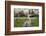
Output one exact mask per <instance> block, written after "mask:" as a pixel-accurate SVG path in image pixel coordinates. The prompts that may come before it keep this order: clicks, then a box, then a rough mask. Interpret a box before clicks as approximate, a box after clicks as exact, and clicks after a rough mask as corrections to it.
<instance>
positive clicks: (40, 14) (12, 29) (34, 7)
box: [11, 5, 42, 31]
mask: <svg viewBox="0 0 46 36" xmlns="http://www.w3.org/2000/svg"><path fill="white" fill-rule="evenodd" d="M14 8H29V9H30V8H31V9H39V27H15V28H14ZM28 30H42V7H41V6H22V5H11V31H28Z"/></svg>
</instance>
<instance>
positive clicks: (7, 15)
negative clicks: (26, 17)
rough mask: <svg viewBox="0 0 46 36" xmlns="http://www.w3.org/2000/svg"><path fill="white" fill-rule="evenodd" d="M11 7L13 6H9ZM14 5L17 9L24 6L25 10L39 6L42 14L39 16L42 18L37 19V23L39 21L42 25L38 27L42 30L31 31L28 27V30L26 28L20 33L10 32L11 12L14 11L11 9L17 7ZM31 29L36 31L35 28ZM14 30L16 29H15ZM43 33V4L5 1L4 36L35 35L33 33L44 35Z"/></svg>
mask: <svg viewBox="0 0 46 36" xmlns="http://www.w3.org/2000/svg"><path fill="white" fill-rule="evenodd" d="M11 5H13V6H11ZM15 5H18V8H19V6H20V7H25V6H26V8H27V7H29V8H30V6H31V7H32V6H38V7H39V6H40V7H42V8H41V13H42V15H41V16H42V19H40V18H39V21H40V20H41V23H42V24H41V25H40V26H42V27H41V28H42V29H41V30H31V28H30V27H29V28H30V30H26V28H28V27H26V28H25V30H24V31H21V30H20V31H11V29H12V26H11V25H12V24H13V23H12V22H13V20H12V19H11V18H12V17H11V16H12V14H11V13H13V12H12V11H13V9H14V8H12V7H17V6H15ZM32 8H33V7H32ZM34 8H35V9H36V7H34ZM11 9H12V10H11ZM39 13H40V12H39ZM41 13H40V14H41ZM41 16H40V17H41ZM29 28H28V29H29ZM21 29H22V28H21ZM33 29H36V28H33ZM15 30H16V28H15ZM17 30H19V29H17ZM22 30H23V29H22ZM44 32H45V4H44V3H37V2H20V1H5V35H18V34H35V33H44Z"/></svg>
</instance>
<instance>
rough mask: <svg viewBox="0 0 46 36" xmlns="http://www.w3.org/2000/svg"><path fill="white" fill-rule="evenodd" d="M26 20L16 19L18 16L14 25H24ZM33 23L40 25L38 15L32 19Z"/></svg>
mask: <svg viewBox="0 0 46 36" xmlns="http://www.w3.org/2000/svg"><path fill="white" fill-rule="evenodd" d="M21 18H24V17H21ZM24 22H25V19H16V17H14V27H22V25H23V23H24ZM31 24H32V26H38V25H39V21H38V17H36V19H31Z"/></svg>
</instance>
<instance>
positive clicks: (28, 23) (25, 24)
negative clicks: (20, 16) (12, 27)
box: [23, 16, 32, 27]
mask: <svg viewBox="0 0 46 36" xmlns="http://www.w3.org/2000/svg"><path fill="white" fill-rule="evenodd" d="M31 26H32V24H31V19H30V17H29V16H28V17H27V18H26V20H25V22H24V24H23V27H31Z"/></svg>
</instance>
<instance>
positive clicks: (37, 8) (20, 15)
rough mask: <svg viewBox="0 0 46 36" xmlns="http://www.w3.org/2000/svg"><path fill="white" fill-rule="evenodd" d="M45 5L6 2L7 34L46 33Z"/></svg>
mask: <svg viewBox="0 0 46 36" xmlns="http://www.w3.org/2000/svg"><path fill="white" fill-rule="evenodd" d="M44 12H45V7H44V3H36V2H19V1H5V34H6V35H18V34H34V33H35V34H36V33H44V32H45V23H44V22H45V21H44V20H45V18H44V17H45V13H44Z"/></svg>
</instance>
